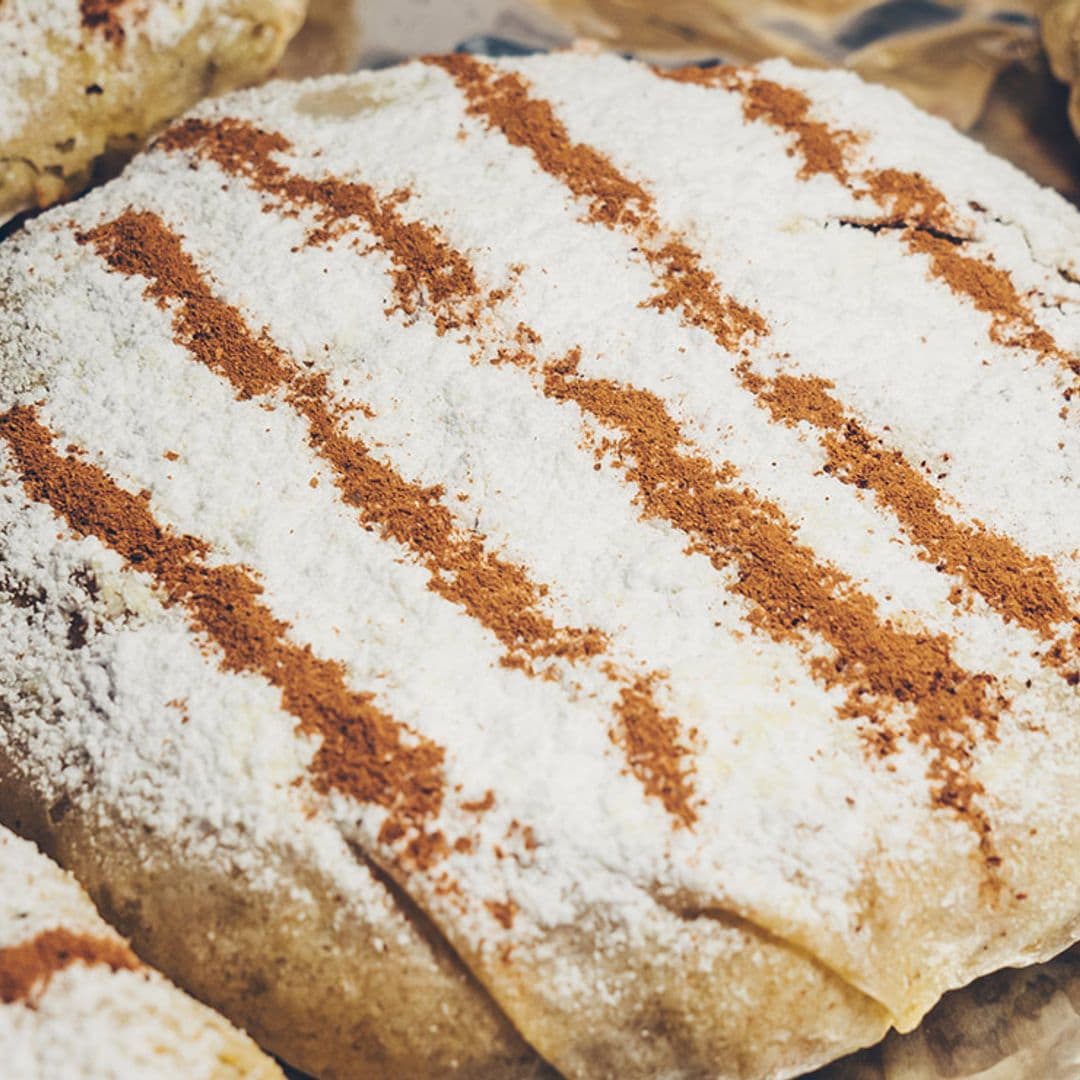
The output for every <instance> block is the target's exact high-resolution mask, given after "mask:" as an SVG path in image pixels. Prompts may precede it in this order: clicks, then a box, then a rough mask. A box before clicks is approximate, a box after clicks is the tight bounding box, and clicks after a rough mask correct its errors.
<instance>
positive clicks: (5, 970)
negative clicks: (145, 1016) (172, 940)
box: [0, 927, 142, 1005]
mask: <svg viewBox="0 0 1080 1080" xmlns="http://www.w3.org/2000/svg"><path fill="white" fill-rule="evenodd" d="M73 964H85V965H87V966H99V967H108V968H111V969H112V970H113V971H138V970H139V969H140V967H141V966H142V965H141V964H140V963H139V960H138V958H137V957H136V956H135V954H134V953H133V952H132V951H131V950H130V949H129V948H128V947H127V945H125V944H124V943H123V942H122V941H116V940H113V939H112V938H107V937H95V936H93V935H91V934H79V933H75V932H74V931H72V930H67V929H65V928H63V927H58V928H57V929H55V930H43V931H42V932H41V933H40V934H37V935H36V936H35V937H33V938H32V939H31V940H30V941H25V942H22V943H21V944H19V945H10V946H8V947H7V948H6V949H0V1002H3V1004H5V1005H12V1004H15V1003H16V1002H26V1003H29V1004H33V1003H34V1002H36V1001H37V1000H38V999H39V998H40V996H41V995H42V994H43V993H44V992H45V990H46V989H47V988H48V985H49V983H50V982H51V981H52V979H53V977H54V976H56V975H59V974H60V972H61V971H64V970H65V969H66V968H69V967H71V966H72V965H73Z"/></svg>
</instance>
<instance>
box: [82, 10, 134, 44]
mask: <svg viewBox="0 0 1080 1080" xmlns="http://www.w3.org/2000/svg"><path fill="white" fill-rule="evenodd" d="M127 2H128V0H79V17H80V19H81V20H82V24H83V26H85V27H86V28H87V29H88V30H97V31H99V32H100V33H101V35H102V36H103V37H104V38H105V40H106V41H108V42H109V43H110V44H112V45H122V44H123V43H124V38H126V37H127V31H126V30H125V29H124V24H123V22H122V21H121V20H120V9H121V8H122V7H123V6H124V5H125V4H126V3H127Z"/></svg>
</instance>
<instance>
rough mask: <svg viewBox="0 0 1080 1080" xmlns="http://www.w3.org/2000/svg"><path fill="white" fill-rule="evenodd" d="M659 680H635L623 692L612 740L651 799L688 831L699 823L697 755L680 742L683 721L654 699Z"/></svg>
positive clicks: (616, 711)
mask: <svg viewBox="0 0 1080 1080" xmlns="http://www.w3.org/2000/svg"><path fill="white" fill-rule="evenodd" d="M654 681H655V680H650V679H645V678H641V679H637V680H635V681H634V682H633V683H632V684H631V685H629V686H623V687H622V688H621V689H620V691H619V701H618V703H617V704H616V706H615V715H616V717H617V718H618V720H619V727H618V728H616V729H615V730H613V731H612V732H611V738H612V741H613V742H615V743H617V744H618V745H620V746H621V747H622V748H623V751H624V753H625V754H626V761H627V764H628V765H629V767H630V771H631V772H632V773H633V774H634V776H636V777H637V779H638V781H639V782H640V784H641V786H642V788H644V790H645V793H646V794H647V795H651V796H652V797H653V798H655V799H659V800H660V802H661V803H662V804H663V806H664V809H665V810H666V811H667V812H668V813H669V814H670V815H671V816H672V817H673V818H675V819H676V820H677V821H679V822H681V823H682V825H684V826H685V827H686V828H690V827H691V826H693V825H694V824H696V823H697V820H698V815H697V811H696V810H695V808H694V803H695V797H694V787H693V783H692V779H691V777H692V774H693V771H694V767H693V754H692V752H691V751H690V750H689V749H688V748H686V747H685V746H683V744H682V732H681V729H680V725H679V721H678V720H676V719H675V718H674V717H671V716H665V715H664V714H663V713H662V712H661V711H660V709H659V707H658V706H657V704H656V701H655V698H654V686H653V683H654Z"/></svg>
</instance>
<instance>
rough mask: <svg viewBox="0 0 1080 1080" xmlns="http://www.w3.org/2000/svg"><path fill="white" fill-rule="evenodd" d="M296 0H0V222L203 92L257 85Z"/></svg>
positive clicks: (61, 189)
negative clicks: (5, 0)
mask: <svg viewBox="0 0 1080 1080" xmlns="http://www.w3.org/2000/svg"><path fill="white" fill-rule="evenodd" d="M305 7H306V3H305V0H179V2H176V0H7V2H5V3H0V225H2V224H3V223H4V221H6V220H7V219H8V218H10V217H12V216H13V215H14V214H17V213H19V212H20V211H23V210H29V209H35V208H37V207H42V206H49V205H50V204H51V203H54V202H56V201H57V200H59V199H62V198H65V197H67V196H69V195H73V194H76V193H77V192H79V191H81V190H82V189H83V188H84V187H86V186H87V185H88V184H89V183H90V182H91V181H92V180H95V179H100V178H101V175H102V174H103V173H104V174H108V172H109V171H115V170H116V169H117V167H118V165H119V164H120V163H122V162H123V161H124V160H126V158H128V157H130V156H131V155H132V154H133V153H134V152H135V151H136V150H137V149H139V147H140V146H141V145H142V143H143V141H144V139H145V138H146V136H147V135H150V134H151V133H153V132H155V131H157V130H159V129H160V128H161V127H162V126H163V125H164V124H165V123H167V122H168V121H169V120H171V119H172V118H173V117H175V116H177V115H178V114H179V113H182V112H183V111H184V110H185V109H188V108H190V107H191V106H192V105H194V104H195V103H196V102H197V101H198V100H199V99H200V98H202V97H204V96H206V95H208V94H220V93H222V92H223V91H226V90H233V89H236V88H237V87H239V86H249V85H251V84H252V83H255V82H259V81H260V80H261V79H262V78H264V77H265V76H266V74H267V73H268V72H269V71H270V69H271V68H272V67H273V65H274V64H275V63H276V62H277V60H278V58H279V57H280V56H281V54H282V52H283V51H284V49H285V46H286V45H287V44H288V42H289V39H290V38H291V37H292V36H293V34H294V33H295V32H296V31H297V30H298V29H299V27H300V23H301V21H302V20H303V16H304V9H305Z"/></svg>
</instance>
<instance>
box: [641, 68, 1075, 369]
mask: <svg viewBox="0 0 1080 1080" xmlns="http://www.w3.org/2000/svg"><path fill="white" fill-rule="evenodd" d="M656 73H657V74H658V75H660V76H661V77H662V78H666V79H673V80H675V81H677V82H688V83H697V84H699V85H703V86H714V87H722V88H724V89H726V90H729V91H734V92H736V93H738V94H740V95H741V96H742V101H743V115H744V116H745V117H746V119H747V120H748V121H762V122H764V123H767V124H769V125H770V126H772V127H774V128H776V129H777V130H778V131H782V132H784V133H785V134H786V135H789V136H790V137H791V145H790V151H789V152H790V153H791V154H793V155H796V156H798V157H799V158H800V159H801V165H800V168H799V176H800V177H801V178H802V179H808V178H809V177H811V176H815V175H818V174H828V175H831V176H832V177H834V178H835V179H836V180H837V181H838V182H839V183H840V184H842V185H843V186H844V187H846V188H847V189H848V190H849V191H851V192H852V193H853V194H855V195H856V196H858V197H860V198H864V197H866V196H869V197H870V198H871V199H873V201H874V202H876V203H877V204H878V206H879V207H880V208H881V210H882V211H884V213H885V215H886V216H885V217H883V218H880V217H879V218H872V219H869V220H867V221H860V222H851V224H860V225H865V226H869V227H871V228H873V229H875V230H876V229H880V228H889V229H896V230H898V231H899V233H900V237H901V239H902V240H903V242H904V244H905V246H906V247H907V249H908V250H909V251H911V252H913V253H917V254H921V255H925V256H926V257H927V258H928V260H929V262H930V273H931V274H932V275H933V276H934V277H936V278H939V279H940V280H942V281H943V282H944V283H945V284H946V285H947V286H948V287H949V288H950V289H951V290H952V291H953V292H954V293H956V294H957V295H958V296H963V297H965V298H966V299H967V300H968V301H970V302H971V304H972V305H973V306H974V307H975V308H976V310H978V311H981V312H983V313H984V314H986V315H988V316H989V317H990V328H989V334H990V337H991V339H992V340H993V341H995V342H996V343H997V344H999V345H1004V346H1008V347H1013V348H1024V349H1030V350H1031V351H1033V352H1036V353H1038V354H1039V356H1040V357H1042V358H1046V357H1053V358H1055V359H1057V360H1059V361H1060V362H1061V363H1062V364H1063V365H1064V366H1066V367H1067V368H1068V369H1069V370H1070V371H1071V372H1072V373H1073V374H1074V375H1080V357H1077V356H1074V355H1072V354H1070V353H1068V352H1066V351H1065V350H1063V349H1061V348H1060V347H1059V346H1058V344H1057V342H1056V341H1055V340H1054V338H1053V336H1052V335H1051V334H1050V333H1049V332H1048V331H1046V330H1044V329H1043V328H1042V327H1041V326H1039V324H1038V322H1037V320H1036V319H1035V316H1034V314H1033V313H1032V312H1031V310H1030V309H1029V308H1028V307H1027V305H1026V304H1025V302H1024V300H1023V298H1022V297H1021V296H1020V294H1019V293H1018V292H1017V290H1016V285H1015V284H1014V282H1013V280H1012V277H1011V275H1010V274H1009V273H1008V272H1007V271H1005V270H1002V269H1001V268H1000V267H997V266H994V265H993V264H992V263H991V262H990V261H988V260H987V259H980V258H977V257H975V256H971V255H965V254H963V251H964V246H965V244H967V242H968V241H967V239H966V238H965V237H964V236H963V230H962V229H961V227H960V226H959V225H958V223H957V220H956V216H955V213H954V211H953V210H952V208H951V207H950V206H949V202H948V200H947V199H946V198H945V196H944V194H942V192H941V191H939V190H938V189H937V188H936V187H935V186H934V185H933V184H932V183H931V182H930V181H929V180H928V179H927V178H926V177H925V176H923V175H922V173H918V172H911V171H906V170H903V169H874V170H867V171H864V172H857V173H854V174H853V172H852V170H851V167H850V165H849V164H848V156H849V153H848V152H849V150H850V149H851V148H852V147H854V146H857V145H858V144H859V143H860V142H861V141H862V140H861V139H860V137H859V136H858V135H857V134H856V133H855V132H852V131H847V130H844V129H838V128H833V127H830V126H829V125H828V124H826V123H823V122H821V121H819V120H814V119H813V102H812V101H811V100H810V98H809V97H807V95H806V94H804V93H803V92H802V91H801V90H797V89H795V88H793V87H790V86H782V85H780V84H779V83H775V82H772V81H770V80H769V79H763V78H761V77H760V76H757V75H756V74H754V73H752V72H748V71H744V70H739V69H736V68H730V67H727V68H708V69H704V70H703V69H701V68H693V67H691V68H682V69H679V70H675V71H663V70H659V69H657V71H656Z"/></svg>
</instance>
